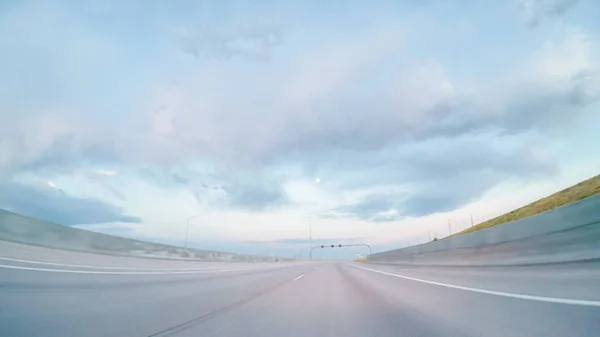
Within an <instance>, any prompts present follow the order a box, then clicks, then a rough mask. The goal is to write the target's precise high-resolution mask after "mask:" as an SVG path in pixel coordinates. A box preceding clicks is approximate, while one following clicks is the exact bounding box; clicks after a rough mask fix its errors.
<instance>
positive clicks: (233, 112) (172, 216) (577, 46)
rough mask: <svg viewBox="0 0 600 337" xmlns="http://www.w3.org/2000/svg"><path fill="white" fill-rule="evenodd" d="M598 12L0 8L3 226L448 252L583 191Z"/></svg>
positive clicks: (304, 251) (231, 243)
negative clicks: (13, 219)
mask: <svg viewBox="0 0 600 337" xmlns="http://www.w3.org/2000/svg"><path fill="white" fill-rule="evenodd" d="M598 15H600V2H598V1H596V0H507V1H491V0H489V1H480V0H478V1H475V0H422V1H418V0H398V1H390V0H381V1H373V2H365V1H358V0H356V1H352V0H345V1H342V0H329V1H284V0H281V1H258V0H246V1H242V0H240V1H226V0H225V1H176V0H174V1H159V0H150V1H146V0H144V1H141V0H140V1H135V0H132V1H125V2H123V1H112V0H106V1H58V0H53V1H11V0H9V1H2V2H0V55H1V56H0V57H1V59H2V62H0V208H2V209H6V210H10V211H13V212H17V213H20V214H24V215H28V216H32V217H36V218H40V219H43V220H46V221H51V222H56V223H59V224H63V225H68V226H76V227H79V228H84V229H89V230H93V231H99V232H103V233H108V234H113V235H119V236H125V237H131V238H136V239H142V240H150V241H155V242H161V243H168V244H175V245H182V244H184V242H185V237H186V229H189V231H188V240H189V245H190V246H191V247H197V248H205V249H219V250H226V251H233V252H239V253H252V254H277V255H282V256H290V257H298V256H304V257H306V256H307V255H308V250H309V247H310V242H309V237H310V236H311V235H312V238H313V240H312V243H313V244H314V245H320V244H324V245H325V244H358V243H366V244H370V245H371V246H372V247H373V250H374V251H383V250H386V249H392V248H400V247H404V246H407V245H414V244H419V243H423V242H426V241H429V240H431V239H433V237H439V238H442V237H445V236H447V235H448V234H449V232H456V231H458V230H460V229H463V228H466V227H467V226H470V225H471V221H472V222H473V223H478V222H481V221H485V220H487V219H490V218H493V217H494V216H497V215H500V214H502V213H504V212H506V211H510V210H512V209H514V208H515V207H519V206H522V205H525V204H527V203H529V202H532V201H534V200H536V199H538V198H540V197H543V196H545V195H547V194H550V193H552V192H555V191H557V190H560V189H562V188H564V187H567V186H570V185H572V184H574V183H576V182H579V181H581V180H583V179H586V178H589V177H592V176H594V175H597V174H598V173H599V168H600V155H599V154H600V150H598V149H599V147H598V144H600V102H599V100H600V21H598V20H597V18H598ZM471 219H473V220H471ZM188 220H189V221H188ZM188 223H189V227H188V226H187V224H188ZM356 253H360V254H365V253H366V251H365V250H364V249H350V248H338V249H323V250H317V251H315V256H316V257H338V258H348V257H352V256H353V255H354V254H356Z"/></svg>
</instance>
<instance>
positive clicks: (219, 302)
mask: <svg viewBox="0 0 600 337" xmlns="http://www.w3.org/2000/svg"><path fill="white" fill-rule="evenodd" d="M11 258H14V256H13V257H11ZM32 258H36V259H39V257H35V256H33V257H32ZM95 259H98V260H102V258H101V257H95ZM138 260H139V261H138V262H137V263H136V261H135V260H128V262H127V263H128V265H130V266H138V267H139V268H148V267H153V268H154V267H156V266H155V265H153V262H148V261H146V260H144V259H138ZM7 262H11V263H13V265H27V266H30V267H32V266H33V267H41V268H47V267H51V268H57V269H60V268H65V269H66V270H72V271H82V272H83V271H89V270H106V269H104V268H99V269H93V268H89V267H93V266H86V267H85V268H74V267H61V266H53V265H50V266H48V265H35V264H31V263H28V262H26V263H22V264H19V262H17V261H1V260H0V264H4V263H7ZM80 262H82V261H80ZM83 262H85V261H83ZM118 262H119V260H118V259H117V260H112V257H111V263H112V267H115V268H122V267H123V266H122V265H119V263H118ZM148 263H149V264H148ZM159 264H160V267H161V268H165V267H166V268H169V266H168V264H164V263H163V262H160V263H159ZM86 265H87V264H86ZM218 265H219V268H221V265H222V264H218ZM224 265H225V266H231V265H234V266H237V265H238V264H235V263H232V264H224ZM102 266H105V264H102ZM175 266H177V268H182V267H185V265H183V264H181V263H179V262H177V263H175ZM245 266H246V267H252V268H251V269H248V270H239V271H232V272H230V273H217V272H215V273H210V272H208V273H198V274H161V275H144V274H119V273H116V274H85V273H68V274H65V273H57V272H47V271H39V270H38V271H35V270H16V269H6V268H4V269H3V268H0V336H60V337H69V336H78V337H79V336H92V337H93V336H117V337H119V336H127V337H136V336H140V337H142V336H158V337H160V336H222V337H225V336H267V337H269V336H273V337H275V336H277V337H279V336H303V337H306V336H360V337H363V336H544V337H548V336H550V337H552V336H557V337H558V336H596V335H597V332H598V331H600V308H598V307H584V306H578V305H569V304H559V303H544V302H539V301H531V300H527V299H517V298H507V297H503V296H495V295H491V294H483V293H476V292H472V291H465V290H461V289H453V288H448V287H444V286H439V285H435V284H428V283H423V282H418V281H415V280H411V279H408V278H398V277H393V276H390V275H386V273H387V274H398V275H403V276H408V277H410V278H418V279H426V280H431V281H436V282H441V283H448V284H450V283H451V284H455V285H458V286H469V287H477V288H481V289H490V288H491V289H490V290H495V291H506V290H515V289H516V290H519V291H520V292H525V293H531V294H534V295H540V296H551V295H555V294H557V293H558V294H563V295H569V294H570V295H577V296H580V297H578V298H576V299H582V300H594V299H596V298H598V295H599V294H600V282H596V281H599V280H598V279H594V278H595V277H596V275H597V270H598V269H599V267H598V265H595V264H585V265H576V264H575V265H571V266H547V267H546V268H547V269H543V268H540V269H537V270H535V272H533V273H527V272H525V269H522V270H519V269H515V268H508V267H507V268H501V269H495V268H483V269H477V268H475V269H473V268H464V269H452V270H449V269H444V268H442V269H436V268H425V269H419V268H414V267H411V268H404V269H403V268H400V267H397V266H383V265H373V264H353V263H346V262H335V261H325V262H317V263H272V264H257V265H253V266H250V264H245ZM357 267H361V268H365V267H366V268H368V269H373V270H374V271H371V270H365V269H360V268H357ZM123 268H124V267H123ZM171 269H176V268H169V270H171ZM114 270H116V271H119V272H127V269H114ZM553 270H554V271H553ZM570 270H572V271H573V274H572V275H573V278H574V279H573V282H571V283H568V282H566V281H567V280H568V279H569V276H568V275H569V271H570ZM375 271H381V272H383V273H379V272H375ZM536 275H538V276H537V277H536ZM581 277H584V278H587V279H586V280H581V279H580V278H581ZM575 278H577V280H575ZM493 279H497V281H496V282H492V280H493ZM515 287H516V288H515ZM569 289H570V290H569Z"/></svg>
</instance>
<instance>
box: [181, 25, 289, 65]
mask: <svg viewBox="0 0 600 337" xmlns="http://www.w3.org/2000/svg"><path fill="white" fill-rule="evenodd" d="M176 35H177V39H178V41H179V43H180V45H181V48H182V50H183V51H184V52H186V53H189V54H191V55H193V56H194V57H207V58H215V59H219V60H227V59H231V58H234V57H240V58H243V59H246V60H248V61H258V62H265V61H269V59H270V58H271V55H270V53H271V49H272V48H275V47H277V46H279V45H281V44H283V39H282V35H281V27H278V26H254V27H247V28H244V29H240V30H238V31H231V32H224V31H219V30H218V29H217V28H215V27H212V26H203V27H201V28H199V29H198V30H195V31H190V30H188V29H186V28H183V27H178V28H177V29H176Z"/></svg>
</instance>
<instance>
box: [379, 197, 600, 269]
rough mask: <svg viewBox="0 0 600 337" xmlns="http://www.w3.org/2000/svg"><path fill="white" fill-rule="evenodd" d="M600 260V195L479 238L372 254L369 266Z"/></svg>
mask: <svg viewBox="0 0 600 337" xmlns="http://www.w3.org/2000/svg"><path fill="white" fill-rule="evenodd" d="M597 258H600V195H595V196H592V197H589V198H587V199H583V200H580V201H577V202H575V203H572V204H569V205H565V206H563V207H560V208H556V209H553V210H550V211H547V212H544V213H540V214H537V215H534V216H531V217H527V218H524V219H520V220H517V221H513V222H509V223H506V224H502V225H498V226H495V227H491V228H488V229H484V230H480V231H477V232H473V233H469V234H464V235H459V236H456V237H451V238H446V239H442V240H439V241H435V242H430V243H426V244H421V245H418V246H413V247H407V248H402V249H397V250H392V251H387V252H383V253H377V254H373V255H372V256H370V257H369V262H373V263H376V262H385V263H398V264H415V265H416V264H425V265H478V264H481V265H490V264H493V265H501V264H528V263H534V264H537V263H553V262H565V261H577V260H589V259H597Z"/></svg>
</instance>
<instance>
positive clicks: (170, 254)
mask: <svg viewBox="0 0 600 337" xmlns="http://www.w3.org/2000/svg"><path fill="white" fill-rule="evenodd" d="M0 240H4V241H11V242H17V243H23V244H28V245H36V246H42V247H50V248H58V249H64V250H74V251H81V252H91V253H100V254H110V255H122V256H136V257H150V258H168V259H193V260H203V261H231V262H234V261H236V262H260V261H272V260H273V258H272V257H267V256H254V255H242V254H233V253H223V252H216V251H206V250H198V249H185V248H182V247H175V246H169V245H163V244H159V243H151V242H144V241H139V240H132V239H127V238H122V237H117V236H112V235H107V234H101V233H96V232H90V231H86V230H83V229H78V228H73V227H68V226H62V225H58V224H54V223H49V222H45V221H41V220H38V219H33V218H29V217H25V216H22V215H19V214H15V213H12V212H7V211H4V210H0ZM0 244H1V241H0Z"/></svg>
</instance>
